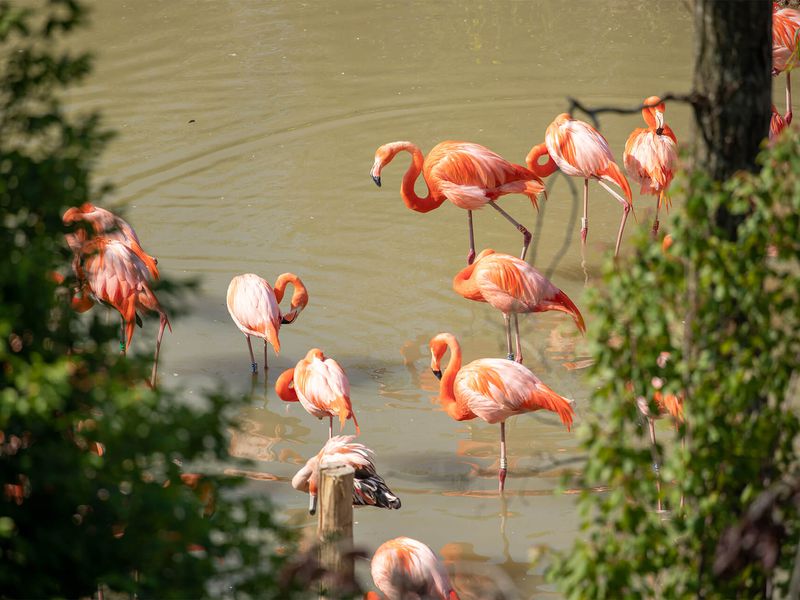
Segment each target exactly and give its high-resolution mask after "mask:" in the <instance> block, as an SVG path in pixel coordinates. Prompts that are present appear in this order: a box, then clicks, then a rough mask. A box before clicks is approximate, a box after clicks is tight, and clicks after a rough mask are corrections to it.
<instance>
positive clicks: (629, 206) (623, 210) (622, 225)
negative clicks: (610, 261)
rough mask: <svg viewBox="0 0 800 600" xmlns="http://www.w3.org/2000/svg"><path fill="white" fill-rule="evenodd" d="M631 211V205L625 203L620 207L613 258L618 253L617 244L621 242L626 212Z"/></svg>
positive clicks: (626, 217)
mask: <svg viewBox="0 0 800 600" xmlns="http://www.w3.org/2000/svg"><path fill="white" fill-rule="evenodd" d="M629 212H631V205H630V204H626V205H625V206H623V207H622V220H621V221H620V223H619V233H617V245H616V246H614V258H616V257H617V255H618V254H619V246H620V244H621V243H622V232H623V231H625V221H627V220H628V213H629Z"/></svg>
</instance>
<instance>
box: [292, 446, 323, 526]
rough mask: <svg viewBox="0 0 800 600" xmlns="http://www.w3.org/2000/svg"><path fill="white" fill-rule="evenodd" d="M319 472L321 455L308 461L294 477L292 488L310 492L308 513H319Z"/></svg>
mask: <svg viewBox="0 0 800 600" xmlns="http://www.w3.org/2000/svg"><path fill="white" fill-rule="evenodd" d="M318 472H319V455H317V456H313V457H311V458H309V459H308V462H306V464H305V466H304V467H303V468H302V469H300V470H299V471H298V472H297V473H295V476H294V477H292V487H293V488H294V489H296V490H297V491H300V492H308V512H309V514H312V515H313V514H314V513H315V512H317V485H318V482H317V473H318Z"/></svg>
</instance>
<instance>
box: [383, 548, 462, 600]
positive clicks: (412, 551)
mask: <svg viewBox="0 0 800 600" xmlns="http://www.w3.org/2000/svg"><path fill="white" fill-rule="evenodd" d="M370 570H371V572H372V580H373V581H374V582H375V585H376V586H377V587H378V589H380V590H381V591H382V592H383V593H384V594H386V597H387V598H389V600H423V599H425V600H427V599H431V598H435V599H437V600H458V595H457V594H456V592H455V590H454V589H453V584H452V583H450V576H449V575H448V574H447V570H446V569H445V568H444V565H442V563H441V562H439V559H438V558H437V557H436V555H435V554H434V553H433V551H432V550H431V549H430V548H429V547H428V546H426V545H425V544H423V543H422V542H419V541H417V540H414V539H411V538H408V537H398V538H395V539H393V540H389V541H387V542H384V543H383V544H381V545H380V547H379V548H378V549H377V550H376V551H375V554H374V556H373V557H372V563H371V565H370Z"/></svg>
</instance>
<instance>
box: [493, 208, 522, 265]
mask: <svg viewBox="0 0 800 600" xmlns="http://www.w3.org/2000/svg"><path fill="white" fill-rule="evenodd" d="M489 206H491V207H492V208H493V209H495V210H496V211H497V212H499V213H500V214H501V215H503V216H504V217H505V218H506V220H507V221H509V222H510V223H511V224H512V225H514V226H515V227H516V228H517V231H519V232H520V233H521V234H522V254H520V255H519V257H520V258H521V259H522V260H525V255H526V254H527V253H528V246H530V244H531V232H530V231H528V230H527V229H525V226H524V225H522V223H519V222H518V221H517V220H516V219H514V217H512V216H511V215H510V214H508V213H507V212H506V211H504V210H503V209H502V208H500V207H499V206H497V204H496V203H495V202H494V200H492V201H491V202H489Z"/></svg>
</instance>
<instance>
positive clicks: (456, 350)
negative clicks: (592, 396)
mask: <svg viewBox="0 0 800 600" xmlns="http://www.w3.org/2000/svg"><path fill="white" fill-rule="evenodd" d="M430 349H431V370H432V371H433V374H434V375H435V376H436V377H438V378H439V379H440V380H441V382H440V386H439V401H440V402H441V403H442V407H443V408H444V409H445V411H446V412H447V414H448V415H450V416H451V417H452V418H453V419H455V420H456V421H466V420H469V419H474V418H475V417H480V418H481V419H483V420H484V421H486V422H487V423H500V471H499V473H498V479H499V480H500V491H501V492H502V491H503V489H504V488H505V481H506V472H507V470H508V460H507V458H506V419H507V418H509V417H512V416H514V415H519V414H522V413H526V412H532V411H535V410H549V411H551V412H554V413H556V414H558V416H559V417H560V418H561V422H562V423H563V424H564V425H566V426H567V430H569V429H570V428H571V427H572V417H573V415H574V412H573V410H572V406H570V403H569V402H568V401H567V400H566V399H565V398H562V397H561V396H559V395H558V394H556V393H555V392H554V391H553V390H551V389H550V388H549V387H547V386H546V385H545V384H543V383H542V382H541V381H540V380H539V378H538V377H536V375H534V374H533V373H531V371H530V370H529V369H528V368H526V367H524V366H522V365H521V364H520V363H518V362H510V361H508V360H505V359H502V358H481V359H478V360H474V361H472V362H471V363H469V364H468V365H465V366H464V367H462V366H461V347H460V346H459V344H458V340H456V338H455V336H454V335H453V334H451V333H440V334H438V335H437V336H435V337H434V338H433V339H431V341H430ZM448 349H449V350H450V362H448V363H447V368H446V369H445V371H444V374H442V370H441V366H440V363H441V359H442V356H444V353H445V352H447V350H448Z"/></svg>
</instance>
